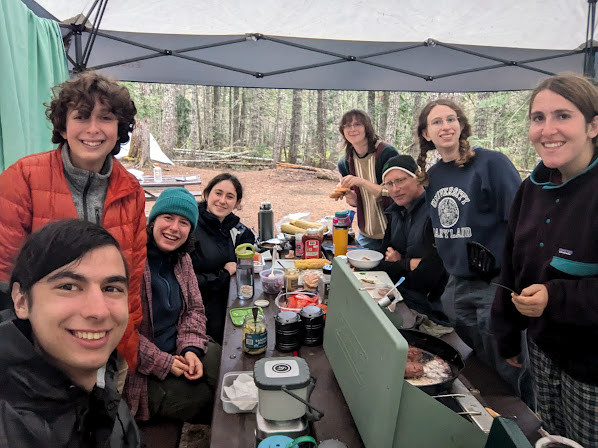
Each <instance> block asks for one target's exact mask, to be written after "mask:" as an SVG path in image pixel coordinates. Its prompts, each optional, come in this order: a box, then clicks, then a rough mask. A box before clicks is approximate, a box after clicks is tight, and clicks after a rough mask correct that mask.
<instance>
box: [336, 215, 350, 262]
mask: <svg viewBox="0 0 598 448" xmlns="http://www.w3.org/2000/svg"><path fill="white" fill-rule="evenodd" d="M350 226H351V222H350V220H349V214H348V213H347V212H336V213H335V214H334V219H333V220H332V248H333V249H332V250H333V252H334V256H335V257H338V256H339V255H347V245H348V244H349V227H350Z"/></svg>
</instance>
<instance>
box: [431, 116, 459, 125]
mask: <svg viewBox="0 0 598 448" xmlns="http://www.w3.org/2000/svg"><path fill="white" fill-rule="evenodd" d="M444 121H446V124H447V125H449V126H451V125H453V124H455V123H457V122H458V121H459V117H457V116H456V115H449V116H448V117H446V119H445V120H443V119H442V118H434V120H432V121H431V122H430V124H429V126H431V127H433V128H439V127H441V126H442V123H443V122H444Z"/></svg>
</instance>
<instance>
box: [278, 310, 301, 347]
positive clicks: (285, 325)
mask: <svg viewBox="0 0 598 448" xmlns="http://www.w3.org/2000/svg"><path fill="white" fill-rule="evenodd" d="M274 329H275V333H276V343H275V348H276V350H278V351H279V352H292V351H294V350H299V347H300V346H301V320H300V319H299V315H298V314H297V313H294V312H292V311H281V312H280V313H278V314H277V315H276V318H275V319H274Z"/></svg>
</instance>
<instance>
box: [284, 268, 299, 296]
mask: <svg viewBox="0 0 598 448" xmlns="http://www.w3.org/2000/svg"><path fill="white" fill-rule="evenodd" d="M284 288H285V289H286V291H287V292H291V291H296V290H297V289H299V271H298V270H297V269H295V268H287V269H285V270H284Z"/></svg>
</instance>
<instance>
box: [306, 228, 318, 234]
mask: <svg viewBox="0 0 598 448" xmlns="http://www.w3.org/2000/svg"><path fill="white" fill-rule="evenodd" d="M305 233H307V234H308V235H318V234H319V233H320V229H307V230H306V231H305Z"/></svg>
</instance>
